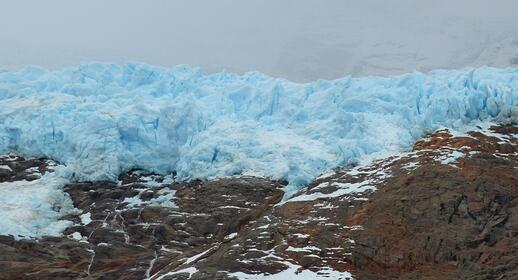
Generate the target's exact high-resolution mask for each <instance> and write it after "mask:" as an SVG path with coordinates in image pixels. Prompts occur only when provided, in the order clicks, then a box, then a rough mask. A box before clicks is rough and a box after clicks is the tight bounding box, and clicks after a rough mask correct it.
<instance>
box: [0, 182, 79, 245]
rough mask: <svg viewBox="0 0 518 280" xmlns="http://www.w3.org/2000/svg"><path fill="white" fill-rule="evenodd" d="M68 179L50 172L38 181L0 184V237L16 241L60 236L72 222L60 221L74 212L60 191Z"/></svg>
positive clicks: (67, 198)
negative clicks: (11, 237) (3, 236)
mask: <svg viewBox="0 0 518 280" xmlns="http://www.w3.org/2000/svg"><path fill="white" fill-rule="evenodd" d="M65 182H66V181H65V180H64V179H62V178H60V177H59V176H57V175H56V174H54V173H47V174H45V175H44V176H42V177H41V178H40V179H38V180H34V181H25V180H23V181H16V182H4V183H0V216H1V217H2V219H1V221H0V235H13V236H14V237H15V238H17V239H18V238H27V237H39V236H43V235H60V234H61V232H62V231H63V230H64V229H65V228H66V227H68V226H70V225H72V222H70V221H66V220H59V218H60V217H61V216H63V215H65V214H70V213H72V211H73V210H74V207H73V204H72V201H71V200H70V198H69V197H68V196H67V195H66V193H64V192H63V191H62V190H61V188H62V186H63V185H64V184H65Z"/></svg>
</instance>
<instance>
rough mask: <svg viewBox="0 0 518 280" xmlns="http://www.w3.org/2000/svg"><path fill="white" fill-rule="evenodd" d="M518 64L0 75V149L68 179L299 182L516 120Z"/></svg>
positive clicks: (116, 68) (109, 69) (133, 66)
mask: <svg viewBox="0 0 518 280" xmlns="http://www.w3.org/2000/svg"><path fill="white" fill-rule="evenodd" d="M517 105H518V68H507V69H496V68H479V69H463V70H437V71H433V72H430V73H427V74H423V73H418V72H415V73H410V74H406V75H401V76H394V77H362V78H351V77H345V78H342V79H338V80H334V81H325V80H319V81H315V82H313V83H307V84H298V83H293V82H290V81H287V80H284V79H278V78H272V77H269V76H266V75H264V74H261V73H258V72H249V73H246V74H244V75H236V74H232V73H228V72H221V73H216V74H211V75H204V74H203V73H202V72H201V70H200V69H198V68H191V67H188V66H177V67H174V68H161V67H153V66H148V65H145V64H139V63H130V64H127V65H123V66H121V65H114V64H100V63H91V64H83V65H80V66H78V67H72V68H66V69H63V70H60V71H47V70H44V69H41V68H36V67H30V68H25V69H22V70H19V71H0V153H7V152H14V153H17V154H22V155H29V156H38V157H48V158H52V159H55V160H57V161H60V162H62V163H64V164H65V165H66V172H65V174H66V176H67V177H69V179H74V180H98V179H115V178H116V177H117V175H118V174H119V173H120V172H122V171H125V170H129V169H133V168H142V169H145V170H148V171H151V172H157V173H162V174H164V173H169V172H172V171H176V172H177V176H178V179H180V180H189V179H193V178H214V177H219V176H227V175H236V174H254V175H260V176H266V177H271V178H274V179H285V180H287V181H288V182H289V183H290V188H292V190H293V189H297V188H299V187H301V186H304V185H305V184H307V183H308V182H310V181H311V180H312V179H313V178H314V177H315V176H317V175H319V174H320V173H323V172H326V171H328V170H330V169H332V168H334V167H337V166H341V165H345V164H352V163H355V162H356V161H358V160H359V159H360V158H361V157H362V156H365V155H372V154H376V153H384V152H395V151H400V150H403V149H407V148H409V147H410V146H411V145H412V144H413V142H414V140H416V139H417V138H418V137H420V136H422V135H423V134H425V133H427V132H430V131H432V130H435V129H438V128H441V127H448V128H455V129H462V128H463V127H466V126H467V125H470V124H472V123H474V122H478V121H498V122H505V123H512V122H516V121H517V120H518V118H517V116H518V106H517Z"/></svg>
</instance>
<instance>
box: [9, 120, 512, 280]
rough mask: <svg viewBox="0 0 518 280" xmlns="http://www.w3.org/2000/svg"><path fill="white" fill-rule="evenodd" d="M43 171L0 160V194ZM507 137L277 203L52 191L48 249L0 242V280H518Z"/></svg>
mask: <svg viewBox="0 0 518 280" xmlns="http://www.w3.org/2000/svg"><path fill="white" fill-rule="evenodd" d="M55 164H56V163H54V162H52V161H49V160H45V159H24V158H22V157H16V156H10V155H8V156H3V157H1V158H0V166H7V167H5V168H0V182H11V181H20V180H27V181H30V180H35V179H37V178H39V176H41V175H42V174H44V173H45V172H52V166H54V165H55ZM517 168H518V127H517V126H510V125H500V126H493V127H490V128H482V127H477V128H475V129H474V130H473V131H472V132H469V133H467V134H465V135H452V133H450V132H449V131H447V130H442V131H436V132H435V133H433V134H430V135H428V136H427V137H425V138H423V139H421V140H420V141H418V142H417V143H415V145H414V147H413V149H412V151H409V152H408V153H404V154H400V155H394V156H390V157H387V158H384V159H381V160H377V161H372V162H369V163H363V164H358V165H357V166H353V167H347V168H341V169H338V170H335V171H334V172H332V173H329V174H323V175H322V176H320V177H319V178H317V179H316V180H315V181H314V182H313V183H311V184H310V185H309V186H308V188H307V189H304V190H303V191H301V192H300V193H298V194H297V195H295V196H294V197H292V198H290V199H288V200H283V196H284V192H283V187H284V186H285V182H278V181H271V180H267V179H263V178H257V177H247V176H241V177H229V178H221V179H218V180H213V181H191V182H176V181H175V178H174V176H173V175H170V176H165V177H164V176H158V175H153V174H144V173H143V172H141V171H138V170H134V171H132V172H128V173H126V174H122V175H121V176H120V177H119V181H118V182H108V181H106V182H83V183H70V184H68V185H66V186H65V187H64V189H65V191H66V192H67V193H68V195H69V196H70V198H71V199H72V201H73V202H74V206H75V207H76V208H77V209H78V211H77V213H76V214H71V215H68V216H65V217H63V218H62V219H65V220H70V221H72V222H73V225H72V226H70V227H68V228H67V229H66V230H65V232H64V234H63V236H61V237H43V238H40V239H23V238H15V237H13V236H0V279H157V280H158V279H163V280H165V279H518V199H517V197H518V169H517Z"/></svg>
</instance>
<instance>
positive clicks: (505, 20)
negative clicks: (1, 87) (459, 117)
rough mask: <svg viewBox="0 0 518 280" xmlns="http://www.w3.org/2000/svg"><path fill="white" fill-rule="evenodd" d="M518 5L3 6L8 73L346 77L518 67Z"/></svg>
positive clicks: (408, 1)
mask: <svg viewBox="0 0 518 280" xmlns="http://www.w3.org/2000/svg"><path fill="white" fill-rule="evenodd" d="M517 10H518V2H517V1H515V0H498V1H486V0H455V1H449V0H421V1H413V0H394V1H385V0H362V1H358V0H326V1H325V2H322V1H317V0H281V1H279V0H248V1H235V0H220V1H192V0H175V1H168V0H155V1H152V2H149V1H125V0H111V1H109V2H107V1H102V0H90V1H84V2H71V1H67V0H53V1H44V2H43V1H37V0H19V1H2V3H0V25H1V26H4V27H5V28H3V29H2V31H1V32H0V41H1V42H2V44H0V68H9V69H19V68H22V67H25V66H28V65H41V66H43V67H45V68H49V69H54V70H56V69H60V68H62V67H66V66H73V65H77V64H79V63H81V62H85V61H86V62H88V61H106V62H115V63H119V64H124V63H126V62H128V61H143V62H146V63H149V64H152V65H161V66H167V67H172V66H174V65H177V64H189V65H194V66H201V67H202V68H203V69H204V70H205V71H208V72H210V73H213V72H219V71H221V70H222V69H228V70H229V71H232V72H235V73H244V72H246V71H250V70H257V71H261V72H263V73H266V74H268V75H271V76H275V77H284V78H288V79H290V80H293V81H299V82H309V81H312V80H316V79H319V78H324V79H336V78H340V77H343V76H345V75H353V76H365V75H393V74H404V73H408V72H411V71H414V70H417V71H421V72H427V71H430V70H434V69H444V68H447V69H460V68H463V67H480V66H494V67H507V66H517V65H518V28H516V18H517V16H516V11H517Z"/></svg>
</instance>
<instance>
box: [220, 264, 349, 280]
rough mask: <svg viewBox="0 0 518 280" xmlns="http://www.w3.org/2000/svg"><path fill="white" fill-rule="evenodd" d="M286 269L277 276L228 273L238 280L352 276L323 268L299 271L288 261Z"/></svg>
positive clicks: (336, 279)
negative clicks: (314, 270)
mask: <svg viewBox="0 0 518 280" xmlns="http://www.w3.org/2000/svg"><path fill="white" fill-rule="evenodd" d="M283 263H284V264H285V265H286V266H288V269H286V270H284V271H282V272H280V273H277V274H246V273H243V272H234V273H230V274H229V275H230V276H234V277H236V278H237V279H239V280H285V279H300V280H306V279H307V280H310V279H328V280H352V279H354V278H353V276H352V275H351V274H350V273H349V272H340V271H335V270H332V269H331V268H323V269H321V270H319V271H318V272H313V271H311V270H309V269H305V270H301V267H300V266H298V265H295V264H292V263H290V262H288V261H284V262H283Z"/></svg>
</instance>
